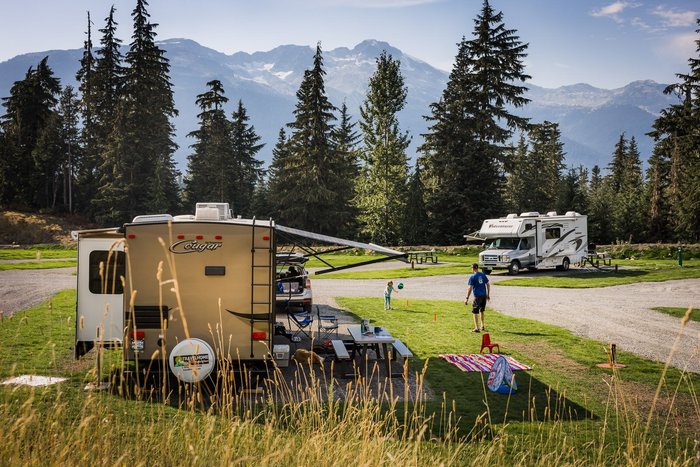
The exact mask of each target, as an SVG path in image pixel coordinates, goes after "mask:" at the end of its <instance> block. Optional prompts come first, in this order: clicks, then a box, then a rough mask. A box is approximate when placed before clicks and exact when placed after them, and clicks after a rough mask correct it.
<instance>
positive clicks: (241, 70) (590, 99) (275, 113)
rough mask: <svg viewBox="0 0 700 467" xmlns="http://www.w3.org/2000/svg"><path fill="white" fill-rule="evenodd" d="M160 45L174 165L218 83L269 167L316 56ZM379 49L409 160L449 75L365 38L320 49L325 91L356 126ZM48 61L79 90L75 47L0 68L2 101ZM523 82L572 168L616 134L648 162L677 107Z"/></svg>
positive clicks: (651, 85)
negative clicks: (655, 130) (398, 88)
mask: <svg viewBox="0 0 700 467" xmlns="http://www.w3.org/2000/svg"><path fill="white" fill-rule="evenodd" d="M159 45H160V46H161V47H162V48H163V49H164V50H165V51H166V54H167V57H168V58H169V59H170V65H171V73H170V77H171V81H172V83H173V87H174V94H175V105H176V107H177V109H178V110H179V116H178V117H176V119H175V121H174V124H175V127H176V132H177V135H176V142H177V143H178V145H179V146H180V147H179V149H178V150H177V152H176V154H175V159H176V161H177V162H178V164H179V167H180V169H181V170H183V171H184V170H185V169H186V161H187V155H188V154H189V153H190V150H189V145H190V144H192V139H191V138H187V137H186V135H187V134H188V133H189V132H190V131H192V130H194V129H196V127H197V117H196V116H197V113H198V112H199V109H197V107H196V105H195V99H196V96H197V95H198V94H201V93H203V92H205V91H206V90H207V88H206V83H207V82H208V81H210V80H214V79H218V80H220V81H221V82H222V83H223V86H224V89H225V91H226V96H227V97H228V98H229V102H228V107H227V110H228V113H229V114H230V113H231V112H232V111H233V109H234V108H235V106H236V105H237V102H238V100H239V99H240V100H242V101H243V105H244V106H245V107H246V109H247V111H248V115H249V116H250V123H251V124H253V125H254V126H255V129H256V131H257V133H258V134H259V135H260V136H261V137H262V142H264V143H266V146H265V147H264V148H263V150H262V151H261V153H260V158H262V159H264V160H265V162H266V163H268V162H269V161H270V159H271V157H272V148H273V146H274V144H275V142H276V141H277V136H278V133H279V130H280V128H282V127H283V126H285V125H286V124H287V123H289V122H290V121H292V118H293V115H292V112H293V110H294V106H295V103H296V91H297V90H298V88H299V84H300V83H301V79H302V77H303V74H304V70H306V69H308V68H310V67H311V66H312V59H313V54H314V49H312V48H311V47H308V46H298V45H282V46H279V47H276V48H274V49H272V50H270V51H267V52H255V53H245V52H237V53H234V54H231V55H227V54H224V53H221V52H218V51H216V50H213V49H210V48H207V47H204V46H202V45H200V44H198V43H197V42H194V41H192V40H189V39H168V40H164V41H160V42H159ZM382 50H386V51H387V52H388V53H389V54H391V55H392V56H393V57H394V58H395V59H398V60H400V62H401V72H402V74H403V76H404V80H405V84H406V87H407V88H408V97H407V102H406V107H405V108H404V110H402V111H401V112H400V113H399V115H398V117H399V121H400V125H401V128H402V130H406V131H408V132H409V133H410V135H411V136H412V143H411V147H410V148H409V151H410V152H409V156H410V157H411V159H413V160H415V157H416V148H417V147H418V146H419V145H420V144H422V142H423V138H422V136H421V134H423V133H425V132H426V130H427V122H426V121H425V119H424V118H423V116H424V115H428V114H429V112H430V104H431V103H433V102H435V101H437V100H438V99H439V98H440V96H441V94H442V91H443V90H444V88H445V84H446V83H447V79H448V73H446V72H445V71H442V70H439V69H437V68H434V67H432V66H431V65H429V64H428V63H426V62H424V61H422V60H419V59H417V58H414V57H411V56H410V55H407V54H404V53H403V52H402V51H401V50H399V49H397V48H395V47H392V46H391V45H390V44H388V43H386V42H381V41H376V40H366V41H363V42H361V43H359V44H357V45H356V46H355V47H354V48H352V49H349V48H346V47H339V48H336V49H333V50H329V51H324V52H323V58H324V65H325V70H326V73H327V74H326V77H325V78H326V81H325V84H326V91H327V93H328V97H329V98H330V100H331V102H332V103H333V104H334V105H335V106H336V107H340V105H341V104H342V103H343V102H345V103H346V104H347V106H348V109H349V111H350V113H351V115H352V116H353V121H357V119H358V118H359V108H360V105H361V103H362V101H363V100H364V96H365V94H366V91H367V83H368V80H369V77H370V76H371V75H372V73H373V72H374V71H375V69H376V62H375V59H376V57H378V56H379V54H380V53H381V52H382ZM124 52H126V49H124ZM47 55H48V56H49V60H48V63H49V66H51V68H52V69H53V70H54V73H55V75H56V76H57V77H59V78H60V79H61V83H62V84H63V85H68V84H70V85H73V86H74V87H76V88H77V83H76V81H75V73H76V71H77V69H78V65H79V63H78V62H79V60H80V57H81V55H82V50H81V49H72V50H49V51H44V52H34V53H28V54H23V55H18V56H16V57H14V58H12V59H10V60H7V61H4V62H0V97H5V96H8V95H9V92H10V88H11V86H12V84H13V82H15V81H17V80H20V79H22V78H24V76H25V73H26V71H27V70H28V69H29V68H30V67H34V66H36V65H37V64H38V62H39V61H40V60H41V59H42V58H43V57H44V56H47ZM601 72H604V71H601ZM526 85H527V87H528V92H527V97H528V98H529V99H531V102H530V103H529V104H528V105H527V106H525V107H523V108H520V109H517V110H515V112H516V113H518V114H520V115H522V116H525V117H529V118H531V121H532V122H535V123H536V122H542V121H544V120H548V121H551V122H558V123H559V125H560V129H561V132H562V140H563V142H564V147H565V151H566V153H567V154H566V161H565V162H566V164H567V165H569V166H572V165H578V164H584V165H586V166H588V167H591V166H593V165H594V164H598V165H599V166H601V167H605V166H606V165H607V164H608V163H609V161H610V158H611V154H612V152H613V148H614V145H615V143H616V142H617V140H618V139H619V137H620V135H621V134H622V133H625V135H626V137H628V138H629V137H631V136H634V137H635V138H636V139H637V142H638V145H639V150H640V154H641V157H642V159H643V160H646V159H647V158H648V157H649V156H650V155H651V150H652V148H653V141H652V140H651V138H649V137H648V136H646V133H647V132H649V131H650V130H651V125H652V123H653V122H654V120H655V119H656V117H657V116H658V114H659V112H660V111H661V109H663V108H666V107H668V106H669V105H671V104H673V103H676V102H677V100H676V98H675V97H674V96H672V95H665V94H663V89H664V88H665V87H666V85H665V84H660V83H656V82H654V81H635V82H632V83H630V84H628V85H626V86H624V87H621V88H618V89H600V88H595V87H593V86H590V85H588V84H583V83H581V84H574V85H570V86H562V87H559V88H556V89H548V88H542V87H539V86H535V85H533V84H530V83H527V84H526ZM3 110H4V109H3ZM0 112H1V110H0Z"/></svg>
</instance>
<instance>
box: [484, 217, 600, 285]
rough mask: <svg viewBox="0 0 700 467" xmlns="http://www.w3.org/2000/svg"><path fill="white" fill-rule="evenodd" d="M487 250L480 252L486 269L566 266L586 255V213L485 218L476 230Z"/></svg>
mask: <svg viewBox="0 0 700 467" xmlns="http://www.w3.org/2000/svg"><path fill="white" fill-rule="evenodd" d="M479 237H480V238H482V239H484V240H485V246H486V249H485V250H484V251H482V252H481V253H479V264H480V265H481V267H482V268H485V269H508V270H509V271H510V273H511V274H517V273H518V272H519V271H520V270H521V269H522V268H528V269H541V268H553V267H555V268H557V269H561V270H567V269H569V265H570V264H571V263H578V262H581V261H582V260H583V259H584V258H586V256H587V255H588V225H587V218H586V216H585V215H581V214H579V213H577V212H573V211H570V212H567V213H566V214H564V215H557V213H556V212H549V213H547V214H545V215H541V214H539V213H538V212H524V213H522V214H520V215H517V214H509V215H508V216H506V217H502V218H499V219H487V220H485V221H484V223H483V224H482V226H481V230H479Z"/></svg>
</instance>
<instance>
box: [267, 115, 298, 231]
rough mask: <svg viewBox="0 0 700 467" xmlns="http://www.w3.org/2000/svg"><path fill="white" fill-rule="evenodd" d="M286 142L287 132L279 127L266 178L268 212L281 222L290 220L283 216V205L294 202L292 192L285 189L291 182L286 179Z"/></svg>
mask: <svg viewBox="0 0 700 467" xmlns="http://www.w3.org/2000/svg"><path fill="white" fill-rule="evenodd" d="M287 143H288V139H287V134H286V132H285V131H284V128H280V131H279V134H278V136H277V143H276V144H275V147H274V148H273V149H272V161H271V162H270V167H269V168H268V178H267V196H268V202H269V204H270V207H271V213H270V214H271V216H272V217H274V218H275V219H277V220H279V221H281V222H282V223H288V222H289V221H290V220H291V219H288V218H287V217H286V216H285V209H284V207H285V206H288V205H290V204H292V203H293V202H294V199H293V195H294V193H292V192H291V191H289V190H288V189H287V184H288V183H290V182H291V181H289V180H288V179H287V175H288V174H289V170H288V168H289V163H290V157H289V156H290V154H289V149H288V147H287ZM288 197H289V198H288Z"/></svg>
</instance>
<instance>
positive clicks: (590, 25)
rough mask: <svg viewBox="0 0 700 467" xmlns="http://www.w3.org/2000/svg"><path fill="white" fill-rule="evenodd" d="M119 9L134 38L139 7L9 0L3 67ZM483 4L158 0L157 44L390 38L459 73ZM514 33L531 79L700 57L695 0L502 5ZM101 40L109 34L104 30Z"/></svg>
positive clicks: (344, 43)
mask: <svg viewBox="0 0 700 467" xmlns="http://www.w3.org/2000/svg"><path fill="white" fill-rule="evenodd" d="M112 4H114V5H115V6H116V8H117V20H118V22H119V30H118V36H119V37H120V38H121V39H122V40H124V42H125V43H128V42H129V36H130V35H131V19H130V17H129V15H130V12H131V10H132V9H133V7H134V4H135V0H50V1H47V0H0V7H1V9H0V11H1V12H2V14H1V16H0V61H4V60H8V59H9V58H12V57H13V56H15V55H18V54H21V53H26V52H36V51H44V50H50V49H69V48H80V47H81V46H82V42H83V40H84V31H85V28H86V18H85V15H86V11H87V10H90V12H91V14H92V17H93V22H94V29H93V30H94V31H95V33H96V30H97V29H99V28H101V27H102V26H103V25H104V18H105V17H106V16H107V13H108V11H109V7H110V6H111V5H112ZM481 4H482V0H151V1H150V7H149V12H150V13H151V19H152V20H153V22H155V23H158V24H159V27H158V29H157V33H158V38H159V39H169V38H180V37H183V38H188V39H193V40H195V41H197V42H199V43H201V44H202V45H205V46H208V47H211V48H213V49H216V50H219V51H221V52H226V53H233V52H237V51H245V52H254V51H259V50H269V49H271V48H274V47H276V46H278V45H282V44H298V45H315V44H316V42H318V41H321V43H322V46H323V48H324V50H330V49H333V48H336V47H353V46H354V45H356V44H357V43H358V42H360V41H362V40H364V39H377V40H382V41H386V42H389V43H390V44H391V45H393V46H395V47H398V48H399V49H401V50H403V51H404V52H405V53H408V54H409V55H412V56H413V57H416V58H419V59H421V60H424V61H426V62H428V63H430V64H432V65H434V66H436V67H438V68H441V69H443V70H447V71H449V70H450V69H451V67H452V63H453V60H454V55H455V53H456V51H457V47H456V44H457V42H459V41H460V39H461V37H462V36H463V35H466V36H470V35H471V32H472V30H473V19H474V17H475V16H476V14H477V12H478V11H479V9H480V8H481ZM491 5H492V6H493V7H494V8H495V9H496V10H500V11H503V13H504V15H505V16H504V21H505V24H506V26H508V27H510V28H513V29H516V30H517V32H518V35H519V36H520V38H521V40H522V41H523V42H527V43H529V44H530V47H529V50H528V57H527V59H526V63H527V72H528V74H530V75H532V83H534V84H536V85H540V86H545V87H557V86H561V85H566V84H574V83H579V82H586V83H589V84H592V85H594V86H598V87H603V88H616V87H621V86H624V85H625V84H627V83H629V82H630V81H634V80H639V79H653V80H655V81H659V82H664V83H669V82H675V80H676V79H675V76H674V74H675V73H679V72H686V71H687V70H688V65H687V60H688V58H690V57H691V56H696V53H695V43H694V41H695V40H696V39H698V38H699V37H700V36H698V34H696V33H695V29H696V24H695V19H696V18H698V17H700V2H698V1H697V0H668V1H664V2H660V1H644V0H639V1H612V0H607V1H595V0H492V1H491ZM95 36H96V38H95V42H98V40H99V36H98V35H97V33H96V34H95Z"/></svg>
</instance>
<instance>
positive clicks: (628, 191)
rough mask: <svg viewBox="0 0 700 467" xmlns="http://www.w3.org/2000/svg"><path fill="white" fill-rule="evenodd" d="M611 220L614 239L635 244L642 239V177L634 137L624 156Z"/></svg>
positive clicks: (643, 233) (643, 228)
mask: <svg viewBox="0 0 700 467" xmlns="http://www.w3.org/2000/svg"><path fill="white" fill-rule="evenodd" d="M611 176H612V174H611ZM613 183H614V179H612V180H611V185H612V184H613ZM613 219H614V221H613V222H614V224H613V231H614V232H615V235H616V237H618V238H620V239H624V240H633V241H637V242H638V241H640V240H642V239H643V238H644V235H645V222H644V219H645V216H644V177H643V175H642V162H641V160H640V156H639V150H638V148H637V142H636V140H635V138H634V136H633V137H632V138H630V141H629V143H628V145H627V152H626V153H625V155H624V167H623V170H622V179H621V181H620V190H619V191H618V192H617V193H616V196H615V204H614V213H613Z"/></svg>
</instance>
